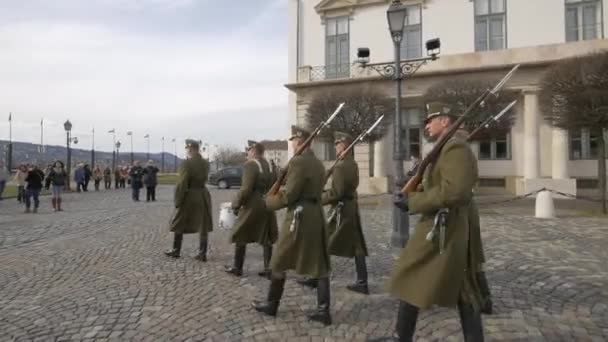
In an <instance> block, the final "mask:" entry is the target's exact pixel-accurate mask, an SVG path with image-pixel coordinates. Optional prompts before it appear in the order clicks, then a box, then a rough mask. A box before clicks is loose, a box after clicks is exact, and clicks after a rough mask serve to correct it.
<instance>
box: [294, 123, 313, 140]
mask: <svg viewBox="0 0 608 342" xmlns="http://www.w3.org/2000/svg"><path fill="white" fill-rule="evenodd" d="M310 134H311V133H310V132H309V131H308V130H307V129H304V128H302V127H299V126H295V125H292V126H291V136H290V137H289V140H293V139H295V138H304V139H306V138H308V137H310Z"/></svg>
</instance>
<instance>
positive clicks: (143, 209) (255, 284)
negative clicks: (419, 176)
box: [0, 186, 608, 342]
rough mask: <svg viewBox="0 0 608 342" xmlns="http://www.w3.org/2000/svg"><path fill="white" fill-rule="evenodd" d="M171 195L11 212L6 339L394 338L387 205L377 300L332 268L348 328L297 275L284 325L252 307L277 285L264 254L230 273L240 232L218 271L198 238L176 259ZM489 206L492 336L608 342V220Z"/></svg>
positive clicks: (450, 312)
mask: <svg viewBox="0 0 608 342" xmlns="http://www.w3.org/2000/svg"><path fill="white" fill-rule="evenodd" d="M211 192H212V199H213V208H214V215H215V216H214V219H217V216H218V215H219V205H220V203H223V202H228V201H230V199H231V198H232V197H233V196H234V195H235V191H234V190H216V189H213V188H212V190H211ZM171 196H172V188H171V187H164V186H163V187H160V188H159V189H158V197H159V200H158V201H157V202H154V203H133V202H132V201H131V200H130V195H129V189H127V190H118V191H117V190H111V191H100V192H98V193H95V192H90V193H86V194H67V195H66V199H65V202H66V205H65V208H66V211H65V212H63V213H53V212H51V211H50V210H49V206H45V207H44V208H43V210H41V212H40V214H39V215H24V214H20V213H18V209H20V207H18V206H17V204H16V203H12V202H9V203H6V205H5V203H3V206H2V207H0V216H1V217H9V218H10V220H9V221H10V222H8V223H5V222H4V221H3V222H2V223H0V226H1V229H0V264H1V265H2V269H3V271H2V272H0V307H1V308H2V317H3V318H5V317H6V319H3V320H0V331H2V332H9V334H10V336H11V337H9V338H11V339H13V340H15V341H21V340H30V341H31V340H36V339H39V340H57V341H60V340H63V341H65V340H78V341H82V340H86V339H90V340H96V341H99V340H105V339H107V340H109V341H111V340H120V341H122V340H129V341H173V340H177V341H185V340H192V341H203V340H208V341H210V340H213V341H274V340H276V341H317V340H318V341H349V342H351V341H364V340H365V339H367V338H369V337H380V336H389V335H391V334H392V333H393V330H394V326H395V319H396V317H395V315H396V312H397V301H396V300H395V299H393V298H390V297H389V296H388V294H387V293H386V288H385V285H386V282H387V281H388V279H389V276H390V274H391V271H392V267H393V266H394V262H395V258H396V257H397V256H398V254H399V253H398V252H399V251H398V250H393V249H391V248H390V247H389V246H388V241H390V227H391V216H390V210H389V209H390V207H388V206H387V205H378V206H377V207H375V206H362V211H361V219H362V222H363V227H364V234H365V236H366V240H367V244H368V249H369V250H370V257H369V258H368V259H367V262H368V271H369V276H370V289H371V291H372V294H371V295H369V296H363V295H358V294H353V293H352V292H350V291H348V290H346V288H345V286H346V285H347V284H349V283H351V282H352V280H353V279H354V278H355V273H354V266H353V262H352V260H349V259H346V258H332V275H331V281H332V308H331V312H332V315H333V320H334V324H333V325H332V326H330V327H323V326H322V325H320V324H318V323H312V322H309V321H308V319H307V317H306V315H307V313H308V312H309V311H310V310H313V309H314V308H315V307H316V292H315V291H311V290H308V289H305V288H302V287H301V286H299V285H297V284H296V283H295V282H294V280H293V279H294V277H295V275H294V274H292V273H289V274H288V281H287V284H286V289H285V294H284V300H283V301H282V302H281V305H280V307H279V312H278V315H277V317H276V318H270V317H264V316H263V315H260V314H258V313H257V312H255V311H254V310H252V309H250V308H249V303H250V302H251V301H252V300H254V299H260V298H264V297H265V296H266V293H267V290H268V281H267V280H266V279H263V278H260V277H258V276H257V274H256V272H257V270H259V269H261V268H262V266H263V265H262V253H261V249H260V248H258V247H257V246H255V247H254V246H252V247H251V248H248V251H247V259H246V262H245V265H246V267H245V271H246V272H245V273H246V274H245V276H244V277H241V278H238V279H237V278H234V277H231V276H229V275H226V274H225V273H224V272H223V271H222V267H223V265H225V264H230V263H231V261H232V257H233V252H234V248H233V246H231V245H230V244H229V240H228V238H229V232H228V231H225V230H219V229H215V230H214V232H212V233H211V235H210V249H211V252H210V255H209V261H208V262H207V263H200V262H196V261H195V260H194V259H193V258H192V257H193V256H194V255H195V254H196V252H197V248H198V245H197V244H198V238H197V236H196V235H186V236H185V237H184V245H183V250H182V257H181V258H180V259H177V260H173V259H168V258H166V257H165V256H164V255H163V254H162V251H164V250H165V249H167V248H168V247H170V245H171V234H170V233H169V232H168V231H167V222H168V220H169V217H170V215H171V213H172V210H173V208H172V197H171ZM43 200H46V199H43ZM383 201H386V202H387V203H388V202H389V201H390V198H388V197H386V198H383ZM481 207H482V217H481V221H482V235H483V238H484V245H485V248H486V257H487V260H488V262H487V264H486V271H487V276H488V278H489V281H490V287H491V291H492V293H493V297H494V303H495V311H496V314H494V315H491V316H484V328H485V333H486V339H487V340H489V341H575V340H581V341H594V342H595V341H605V340H608V304H607V303H608V293H607V291H606V290H605V289H606V288H607V286H608V280H607V279H608V271H607V270H606V268H605V265H604V263H605V260H608V255H607V254H606V251H605V236H608V220H606V219H602V218H588V217H587V218H581V217H575V216H568V217H560V218H558V219H555V220H536V219H534V218H533V217H532V216H530V215H527V214H518V213H515V212H514V211H513V210H512V209H511V208H509V210H508V211H505V210H503V208H502V207H500V206H498V207H490V208H484V207H483V206H481ZM283 215H284V212H283V211H281V212H279V213H278V217H279V221H280V220H281V219H282V217H283ZM412 219H413V220H412V221H415V217H412ZM23 227H28V229H27V230H24V229H23ZM602 260H604V261H602ZM417 327H418V329H417V332H416V338H417V340H418V341H439V340H440V341H461V340H462V332H461V330H460V329H461V328H460V323H459V319H458V314H457V311H456V310H455V309H439V308H433V309H430V310H423V311H422V312H421V315H420V318H419V321H418V324H417ZM0 339H1V338H0Z"/></svg>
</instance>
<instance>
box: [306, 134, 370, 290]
mask: <svg viewBox="0 0 608 342" xmlns="http://www.w3.org/2000/svg"><path fill="white" fill-rule="evenodd" d="M352 140H353V139H352V137H351V136H350V135H348V134H346V133H342V132H335V133H334V144H335V145H336V154H337V155H340V154H341V153H342V152H343V151H344V150H346V148H348V146H349V145H350V144H351V143H352ZM358 186H359V167H358V166H357V163H356V162H355V158H354V156H353V155H352V154H349V155H348V156H346V157H345V158H344V159H343V160H342V161H340V162H338V163H337V164H336V166H335V168H334V170H333V174H332V181H331V189H330V190H328V191H325V192H324V193H323V197H322V204H323V205H331V211H330V212H331V214H330V218H329V222H328V226H327V236H328V244H329V255H335V256H341V257H346V258H355V270H356V272H357V280H356V282H355V283H354V284H351V285H347V286H346V288H348V289H349V290H351V291H354V292H359V293H363V294H369V289H368V286H367V266H366V264H365V257H367V246H366V244H365V237H364V236H363V230H362V229H361V218H360V216H359V205H358V204H357V187H358ZM298 283H300V284H302V285H305V286H308V287H313V288H314V287H316V286H317V282H316V279H306V280H303V281H302V280H299V281H298Z"/></svg>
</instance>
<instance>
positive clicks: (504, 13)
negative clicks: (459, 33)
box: [473, 0, 509, 52]
mask: <svg viewBox="0 0 608 342" xmlns="http://www.w3.org/2000/svg"><path fill="white" fill-rule="evenodd" d="M478 1H485V2H487V3H488V13H487V14H477V8H476V6H475V5H476V4H477V2H478ZM502 3H503V8H504V10H503V11H502V12H492V0H473V17H474V22H473V31H474V34H473V46H474V49H475V52H485V51H498V50H505V49H508V48H509V45H508V36H507V33H508V27H507V1H506V0H502ZM499 17H500V18H502V30H503V34H502V37H503V39H502V47H501V48H499V49H492V48H491V42H492V34H491V30H490V27H491V25H490V23H491V21H492V19H496V18H499ZM480 19H483V20H484V21H485V26H486V46H485V49H483V50H481V49H478V48H477V46H478V45H477V41H478V39H477V22H478V20H480Z"/></svg>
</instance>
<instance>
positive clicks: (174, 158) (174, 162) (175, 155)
mask: <svg viewBox="0 0 608 342" xmlns="http://www.w3.org/2000/svg"><path fill="white" fill-rule="evenodd" d="M171 142H172V143H173V148H174V149H175V151H174V153H175V154H174V155H173V165H174V166H175V172H176V173H177V142H176V140H175V138H173V139H171Z"/></svg>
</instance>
